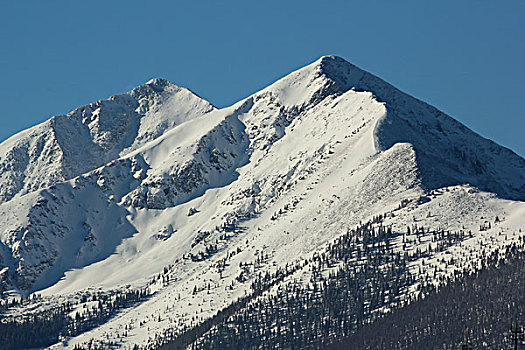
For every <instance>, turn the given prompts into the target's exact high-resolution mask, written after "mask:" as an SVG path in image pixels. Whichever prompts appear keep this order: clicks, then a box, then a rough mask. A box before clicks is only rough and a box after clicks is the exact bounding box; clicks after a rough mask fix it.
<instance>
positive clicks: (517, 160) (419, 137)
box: [0, 56, 525, 347]
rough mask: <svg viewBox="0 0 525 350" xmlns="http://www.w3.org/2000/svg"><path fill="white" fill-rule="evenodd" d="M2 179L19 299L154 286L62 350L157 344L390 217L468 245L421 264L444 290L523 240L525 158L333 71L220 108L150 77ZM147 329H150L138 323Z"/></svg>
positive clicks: (35, 138)
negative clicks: (485, 254)
mask: <svg viewBox="0 0 525 350" xmlns="http://www.w3.org/2000/svg"><path fill="white" fill-rule="evenodd" d="M0 179H1V181H0V215H1V216H2V217H3V218H4V219H3V220H2V222H0V241H1V245H0V278H1V281H2V283H3V288H4V289H5V290H6V291H7V292H6V296H7V295H11V296H13V295H16V294H21V295H28V294H30V293H33V292H38V293H39V294H41V295H44V296H47V298H48V299H46V300H48V301H47V303H48V304H50V305H55V304H56V303H60V302H61V301H60V300H73V299H75V298H76V297H75V295H77V296H78V295H80V294H82V293H91V294H93V293H102V292H108V293H110V291H116V290H121V289H122V288H141V287H144V286H146V285H148V286H149V293H150V294H151V295H150V296H149V297H148V299H147V300H144V301H143V302H140V303H138V304H136V305H134V306H133V307H132V308H128V309H126V310H124V311H119V312H120V316H119V317H116V318H112V319H110V320H109V321H107V322H106V323H103V324H101V325H100V326H98V327H95V328H93V329H90V330H89V331H86V332H84V333H82V334H78V335H76V337H74V338H72V339H69V340H68V341H67V342H63V343H62V344H61V345H60V344H57V345H56V346H57V347H61V346H64V347H68V346H73V345H72V344H81V343H83V342H87V341H88V340H89V339H91V338H93V339H97V338H100V337H101V336H103V335H107V334H111V333H112V332H115V329H116V330H123V329H126V336H125V337H122V339H121V340H120V342H121V343H120V344H121V345H123V344H128V345H129V344H135V343H136V344H146V343H148V342H150V344H151V341H152V339H153V338H154V337H152V335H155V334H162V332H165V331H166V330H168V329H169V330H170V332H175V333H176V332H177V331H176V329H183V326H184V325H189V324H196V323H198V322H200V321H203V320H205V319H207V318H209V317H211V316H212V315H214V314H215V313H216V312H217V311H220V310H222V309H224V307H226V306H228V305H229V304H231V303H232V302H233V301H234V300H236V299H237V298H239V297H241V296H243V295H245V294H246V293H249V290H250V288H249V287H250V283H251V282H253V280H254V279H255V278H256V276H257V275H258V274H261V273H264V272H272V271H275V270H276V269H278V268H279V267H283V266H288V264H293V263H294V262H296V261H298V260H300V259H308V258H309V257H312V256H313V255H315V254H318V253H319V252H322V251H323V249H325V248H326V244H328V243H329V242H332V241H333V240H334V239H336V238H337V237H339V236H341V235H342V234H343V233H346V232H348V230H349V229H350V228H351V227H354V226H355V225H357V224H359V223H361V222H365V221H367V220H369V219H371V218H372V217H375V216H377V215H381V216H383V215H384V217H385V224H388V225H389V226H390V227H392V229H393V230H394V231H396V232H404V230H405V229H406V227H407V225H412V224H414V223H416V222H417V225H418V226H420V227H421V226H425V227H428V229H429V230H436V231H437V230H464V231H465V232H466V231H470V236H469V238H468V239H466V241H465V242H464V243H458V244H454V245H451V246H450V247H449V248H447V250H446V251H445V252H436V253H435V254H434V255H432V256H431V258H430V259H429V260H427V259H425V260H427V261H426V262H425V264H422V263H421V262H418V261H416V262H413V265H414V266H416V265H418V264H420V265H421V266H423V265H424V266H425V267H424V268H430V266H433V265H432V261H434V262H435V266H440V268H442V273H443V274H445V275H446V274H448V273H452V272H453V271H454V270H455V269H459V268H460V267H464V266H476V265H477V264H478V263H479V261H480V259H481V256H482V255H481V254H478V253H479V252H477V251H476V248H472V247H479V244H480V242H486V241H487V240H488V241H490V242H492V244H491V245H490V246H489V247H485V248H483V249H488V250H497V249H499V248H500V247H504V246H506V245H508V244H510V243H512V242H514V241H515V239H518V238H519V237H521V236H520V235H521V233H520V232H521V231H520V229H521V228H523V229H525V204H524V203H523V201H525V160H524V159H523V158H521V157H520V156H518V155H516V154H515V153H514V152H512V151H511V150H509V149H506V148H504V147H502V146H499V145H497V144H496V143H494V142H492V141H490V140H487V139H485V138H483V137H481V136H479V135H477V134H476V133H474V132H473V131H471V130H469V129H468V128H467V127H465V126H464V125H463V124H461V123H459V122H458V121H456V120H454V119H453V118H451V117H449V116H447V115H445V114H444V113H442V112H440V111H439V110H437V109H436V108H434V107H432V106H430V105H428V104H426V103H424V102H422V101H419V100H417V99H415V98H413V97H411V96H409V95H407V94H405V93H403V92H401V91H399V90H398V89H396V88H395V87H393V86H391V85H390V84H388V83H386V82H384V81H383V80H381V79H379V78H378V77H376V76H374V75H372V74H370V73H367V72H365V71H363V70H361V69H359V68H358V67H356V66H354V65H352V64H350V63H348V62H346V61H345V60H343V59H341V58H339V57H335V56H325V57H321V58H320V59H319V60H317V61H316V62H314V63H312V64H310V65H308V66H306V67H304V68H302V69H299V70H298V71H295V72H293V73H291V74H290V75H288V76H286V77H284V78H282V79H281V80H279V81H277V82H275V83H274V84H272V85H270V86H269V87H267V88H265V89H263V90H261V91H260V92H257V93H255V94H254V95H252V96H250V97H248V98H246V99H244V100H242V101H240V102H238V103H236V104H235V105H233V106H231V107H228V108H223V109H216V108H214V107H213V106H212V105H211V104H210V103H208V102H206V101H204V100H203V99H201V98H199V97H198V96H196V95H195V94H193V93H192V92H191V91H188V90H186V89H184V88H180V87H177V86H175V85H173V84H171V83H170V82H168V81H166V80H162V79H155V80H152V81H150V82H148V83H146V84H145V85H143V86H140V87H138V88H136V89H134V90H132V91H131V92H129V93H126V94H123V95H117V96H114V97H111V98H110V99H109V100H107V101H98V102H96V103H92V104H90V105H88V106H85V107H81V108H78V109H76V110H75V111H73V112H71V113H70V114H68V115H66V116H57V117H53V118H51V119H50V120H48V121H46V122H44V123H42V124H40V125H37V126H35V127H33V128H31V129H28V130H26V131H23V132H21V133H19V134H17V135H15V136H13V137H11V138H10V139H8V140H7V141H5V142H3V143H2V144H1V145H0ZM496 217H497V218H498V219H497V224H495V223H494V222H495V220H496V219H495V218H496ZM487 223H494V225H491V226H490V228H489V227H488V226H487ZM429 232H430V231H429ZM502 233H504V234H505V239H503V236H502ZM396 237H397V236H396ZM414 242H415V241H414ZM425 244H430V243H429V241H427V240H426V239H425V238H423V239H421V238H420V239H419V240H418V243H417V244H416V243H414V244H413V245H411V246H410V247H407V246H406V244H405V242H403V243H401V241H400V240H399V237H397V238H392V245H393V246H395V247H398V249H400V250H401V249H402V250H405V251H410V250H413V251H416V250H417V249H420V248H421V247H424V246H425ZM480 249H481V248H480ZM451 251H453V252H454V256H455V257H456V258H455V263H453V264H446V265H445V267H443V266H442V265H440V263H439V261H441V260H440V259H442V258H443V256H445V255H444V254H449V253H450V252H451ZM263 252H264V258H262V255H263ZM446 252H448V253H446ZM252 261H257V264H256V265H257V269H255V267H254V268H253V269H252V271H251V272H250V269H247V270H246V269H245V268H243V267H242V266H246V265H245V264H249V263H251V262H252ZM253 266H255V265H253ZM418 266H419V265H418ZM421 266H420V267H419V269H421V268H422V267H421ZM414 268H415V267H414ZM159 273H162V278H160V277H158V278H155V282H150V281H151V278H152V276H155V275H157V274H159ZM239 274H241V276H242V277H241V278H239ZM308 276H309V272H308V271H307V269H298V270H297V271H294V278H297V279H299V280H302V281H307V280H308ZM290 278H292V277H290ZM282 283H285V282H284V280H283V282H282ZM204 286H207V287H204ZM210 286H211V287H210ZM204 288H207V294H206V295H204V294H199V293H198V290H201V289H204ZM68 298H69V299H68ZM41 303H42V304H43V302H41ZM17 310H18V309H17ZM24 310H25V311H24ZM16 312H19V313H22V314H23V313H25V312H28V311H27V310H26V309H24V308H21V309H20V310H18V311H12V313H11V315H15V314H16ZM154 315H162V316H159V318H158V319H157V317H156V316H155V317H153V316H154ZM139 322H140V324H141V325H143V324H148V326H147V327H148V331H145V329H144V328H143V327H142V326H141V327H130V326H129V325H130V323H131V324H135V323H139ZM177 327H179V328H177ZM111 330H112V331H111ZM150 337H151V338H150Z"/></svg>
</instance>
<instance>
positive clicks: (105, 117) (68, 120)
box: [0, 79, 214, 203]
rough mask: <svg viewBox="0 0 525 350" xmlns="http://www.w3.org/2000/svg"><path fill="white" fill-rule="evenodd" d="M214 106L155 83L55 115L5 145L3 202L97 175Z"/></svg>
mask: <svg viewBox="0 0 525 350" xmlns="http://www.w3.org/2000/svg"><path fill="white" fill-rule="evenodd" d="M213 109H214V107H213V106H212V105H211V104H209V103H208V102H206V101H204V100H202V99H201V98H199V97H198V96H196V95H194V94H193V93H192V92H191V91H189V90H187V89H184V88H180V87H178V86H175V85H173V84H171V83H170V82H168V81H167V80H164V79H154V80H151V81H149V82H148V83H146V84H145V85H142V86H140V87H137V88H135V89H133V90H132V91H130V92H129V93H126V94H122V95H116V96H113V97H111V98H109V99H108V100H105V101H103V100H101V101H97V102H94V103H91V104H89V105H87V106H84V107H80V108H78V109H76V110H74V111H73V112H71V113H69V114H67V115H63V116H55V117H53V118H51V119H49V120H48V121H45V122H43V123H42V124H39V125H37V126H35V127H33V128H31V129H29V130H26V131H23V132H21V133H19V134H17V135H15V136H13V137H11V138H10V139H8V140H6V141H5V142H3V143H2V144H1V145H0V203H3V202H5V201H8V200H10V199H11V198H13V197H14V196H15V195H17V194H18V195H23V194H25V193H29V192H32V191H34V190H37V189H40V188H45V187H48V186H51V185H53V184H56V183H58V182H60V181H64V180H68V179H71V178H73V177H75V176H78V175H81V174H83V173H86V172H88V171H90V170H93V169H95V168H97V167H99V166H101V165H103V164H105V163H108V162H109V161H111V160H114V159H117V158H119V157H120V156H123V155H125V154H127V153H129V152H131V151H133V150H135V149H137V148H138V147H140V146H142V145H144V144H145V143H147V142H148V141H151V140H153V139H155V138H157V137H159V136H161V135H162V134H163V133H164V132H165V131H166V130H169V129H171V128H173V127H174V126H176V125H179V124H181V123H182V122H184V121H186V120H190V119H193V118H194V117H196V116H200V115H203V114H205V113H207V112H209V111H211V110H213Z"/></svg>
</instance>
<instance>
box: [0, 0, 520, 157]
mask: <svg viewBox="0 0 525 350" xmlns="http://www.w3.org/2000/svg"><path fill="white" fill-rule="evenodd" d="M524 15H525V1H484V0H477V1H435V2H426V1H374V0H371V1H349V0H346V1H337V0H331V1H329V2H325V1H308V0H303V1H286V2H285V1H273V0H265V1H257V2H250V1H147V2H146V1H133V0H129V1H89V2H88V1H85V2H78V1H58V0H49V1H23V0H21V1H16V2H15V1H12V2H7V1H4V2H3V3H2V5H1V7H0V77H1V80H2V84H0V103H1V109H0V111H1V114H0V118H1V119H0V120H1V122H2V128H0V140H4V139H6V138H7V137H9V136H10V135H12V134H14V133H15V132H17V131H20V130H23V129H25V128H27V127H30V126H32V125H35V124H37V123H39V122H41V121H44V120H45V119H48V118H49V117H51V116H52V115H56V114H64V113H67V112H69V111H70V110H72V109H74V108H75V107H78V106H81V105H84V104H87V103H89V102H92V101H95V100H98V99H105V98H107V97H109V96H111V95H113V94H116V93H121V92H125V91H127V90H130V89H132V88H133V87H135V86H137V85H140V84H142V83H144V82H146V81H147V80H149V79H150V78H153V77H164V78H167V79H169V80H170V81H172V82H173V83H175V84H177V85H181V86H185V87H188V88H190V89H191V90H193V91H195V92H196V93H197V94H199V95H200V96H202V97H204V98H206V99H207V100H209V101H210V102H212V103H213V104H214V105H216V106H219V107H221V106H227V105H229V104H232V103H234V102H236V101H238V100H239V99H241V98H243V97H246V96H248V95H250V94H251V93H253V92H255V91H257V90H259V89H261V88H263V87H265V86H266V85H268V84H270V83H271V82H273V81H274V80H276V79H278V78H280V77H282V76H284V75H286V74H287V73H289V72H290V71H292V70H294V69H296V68H299V67H301V66H303V65H306V64H308V63H310V62H311V61H314V60H315V59H317V58H318V57H319V56H322V55H327V54H335V55H339V56H341V57H343V58H345V59H346V60H348V61H350V62H352V63H354V64H356V65H358V66H360V67H361V68H363V69H365V70H367V71H370V72H372V73H374V74H376V75H378V76H380V77H381V78H383V79H385V80H386V81H388V82H390V83H392V84H394V85H395V86H397V87H398V88H400V89H402V90H404V91H405V92H408V93H410V94H412V95H413V96H415V97H418V98H420V99H422V100H424V101H426V102H428V103H430V104H432V105H434V106H436V107H438V108H439V109H441V110H443V111H444V112H446V113H448V114H449V115H451V116H453V117H454V118H456V119H458V120H459V121H461V122H463V123H465V124H466V125H467V126H469V127H470V128H471V129H473V130H474V131H476V132H478V133H480V134H481V135H483V136H485V137H488V138H491V139H493V140H495V141H496V142H498V143H500V144H502V145H504V146H507V147H509V148H511V149H513V150H514V151H515V152H517V153H518V154H520V155H522V156H525V137H524V134H525V112H524V108H523V107H522V104H523V101H524V97H523V92H524V89H523V82H524V81H525V69H524V68H523V64H524V62H525V40H524V38H523V35H524V29H525V28H524V25H523V16H524Z"/></svg>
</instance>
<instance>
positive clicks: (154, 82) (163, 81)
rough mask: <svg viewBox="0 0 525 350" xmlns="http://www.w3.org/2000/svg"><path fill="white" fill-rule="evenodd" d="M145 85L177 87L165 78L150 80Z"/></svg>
mask: <svg viewBox="0 0 525 350" xmlns="http://www.w3.org/2000/svg"><path fill="white" fill-rule="evenodd" d="M144 85H155V86H168V85H175V84H173V83H172V82H171V81H169V80H168V79H164V78H153V79H150V80H148V81H147V82H146V83H145V84H144Z"/></svg>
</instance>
